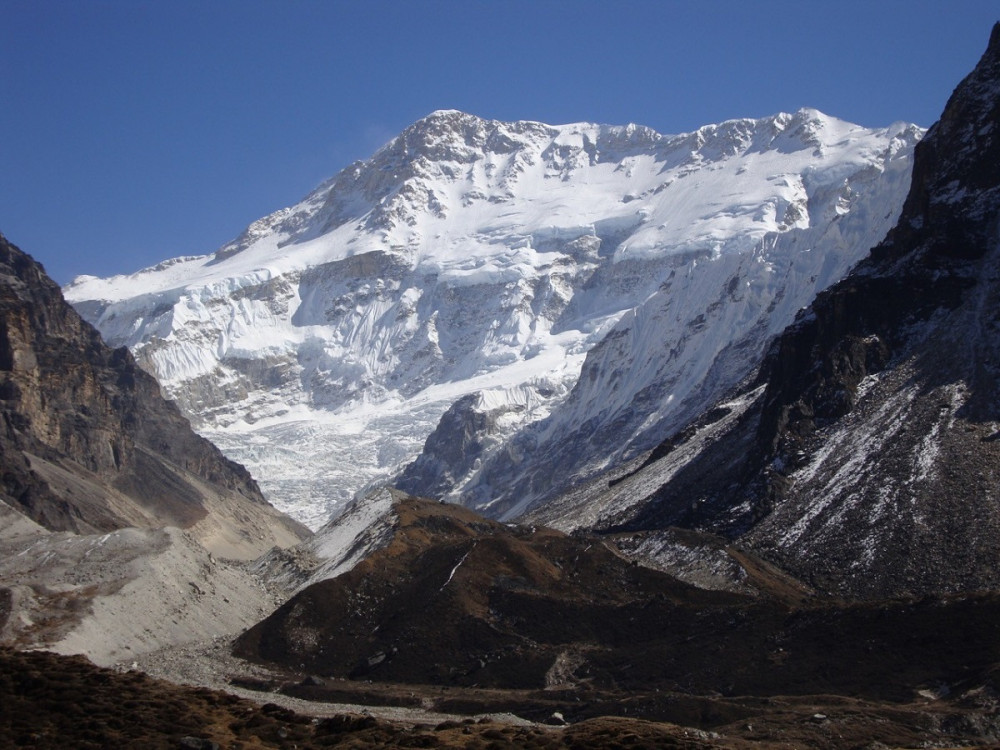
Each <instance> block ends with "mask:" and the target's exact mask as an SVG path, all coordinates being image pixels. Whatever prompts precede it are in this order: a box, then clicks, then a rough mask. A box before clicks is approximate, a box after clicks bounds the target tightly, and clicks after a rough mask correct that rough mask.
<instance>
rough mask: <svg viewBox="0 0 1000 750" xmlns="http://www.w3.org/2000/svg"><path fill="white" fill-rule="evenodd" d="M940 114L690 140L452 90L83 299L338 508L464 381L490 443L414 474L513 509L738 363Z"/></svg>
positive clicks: (297, 493)
mask: <svg viewBox="0 0 1000 750" xmlns="http://www.w3.org/2000/svg"><path fill="white" fill-rule="evenodd" d="M920 135H921V131H920V130H919V129H918V128H916V127H912V126H906V125H896V126H893V127H891V128H888V129H883V130H867V129H864V128H860V127H857V126H854V125H850V124H848V123H845V122H841V121H839V120H836V119H834V118H830V117H827V116H825V115H823V114H821V113H819V112H816V111H814V110H802V111H800V112H798V113H795V114H780V115H775V116H773V117H768V118H764V119H761V120H734V121H730V122H726V123H722V124H720V125H711V126H707V127H705V128H701V129H700V130H698V131H696V132H693V133H689V134H685V135H680V136H663V135H659V134H657V133H655V132H653V131H651V130H649V129H648V128H643V127H638V126H634V125H629V126H625V127H609V126H599V125H589V124H575V125H564V126H558V127H554V126H549V125H543V124H541V123H532V122H514V123H502V122H493V121H486V120H481V119H479V118H476V117H473V116H471V115H466V114H462V113H459V112H454V111H443V112H436V113H434V114H432V115H430V116H429V117H427V118H426V119H424V120H421V121H420V122H417V123H416V124H414V125H413V126H411V127H410V128H408V129H407V130H406V131H404V132H403V133H402V134H401V135H400V136H399V137H397V138H396V139H394V140H393V141H392V142H390V143H389V144H387V145H386V146H385V147H384V148H382V149H381V150H380V151H378V152H377V153H376V154H375V155H374V156H373V157H372V158H371V159H370V160H369V161H367V162H364V163H358V164H355V165H353V166H351V167H349V168H348V169H346V170H344V171H343V172H341V173H340V174H339V175H337V176H336V177H335V178H334V179H332V180H330V181H329V182H327V183H325V184H324V185H321V186H320V187H319V188H317V190H316V191H314V192H313V193H312V194H311V195H309V196H308V197H307V198H306V199H305V200H304V201H302V202H301V203H300V204H298V205H296V206H293V207H291V208H288V209H285V210H283V211H279V212H277V213H275V214H273V215H271V216H269V217H266V218H264V219H261V220H260V221H258V222H256V223H254V224H253V225H252V226H251V227H249V228H248V229H247V230H246V232H244V233H243V235H241V236H240V237H239V238H238V239H236V240H234V241H233V242H231V243H229V244H228V245H226V246H225V247H223V248H222V249H221V250H219V251H218V252H216V253H215V254H213V255H208V256H202V257H196V258H179V259H176V260H173V261H167V262H165V263H163V264H161V265H160V266H157V267H155V268H151V269H147V270H145V271H141V272H139V273H137V274H133V275H131V276H125V277H115V278H111V279H95V278H80V279H77V280H76V281H74V283H73V284H71V285H70V286H69V287H68V288H67V289H66V294H67V296H68V297H69V298H70V299H71V300H72V301H73V302H74V304H75V305H76V306H77V308H78V309H79V310H80V311H81V312H82V313H83V314H84V315H85V317H87V318H88V319H89V320H91V321H92V322H94V323H95V325H97V327H98V328H99V329H100V330H101V332H102V333H103V334H104V335H105V337H106V338H108V339H109V340H111V341H112V342H114V343H115V344H118V345H128V346H129V347H130V348H131V349H132V351H133V352H134V353H135V355H136V357H137V359H138V360H139V361H140V362H141V363H142V364H143V365H144V366H145V367H146V368H148V369H149V370H150V371H151V372H154V373H155V374H156V376H157V377H158V379H159V380H160V382H161V384H162V385H163V387H164V390H165V391H166V393H167V394H168V395H169V396H170V397H171V398H174V399H176V400H177V402H178V404H179V405H180V406H181V408H182V410H183V411H184V412H185V413H186V414H187V415H188V416H189V417H190V418H191V419H192V422H193V423H194V424H195V426H196V427H197V428H198V429H199V430H200V431H201V432H202V434H204V435H206V436H208V437H210V438H211V439H212V440H213V441H215V442H216V443H217V444H218V445H220V446H221V447H222V448H223V450H224V451H226V453H227V454H228V455H230V456H231V457H233V458H235V459H237V460H239V461H241V462H242V463H244V464H246V465H247V466H248V467H250V469H251V471H252V472H253V474H254V475H255V476H256V477H257V478H258V479H259V481H260V482H261V485H262V487H263V488H264V489H265V491H266V493H267V494H268V496H269V497H270V499H271V500H272V501H273V502H275V503H276V504H278V505H279V506H280V507H282V508H283V509H286V510H288V511H289V512H292V513H294V514H295V515H297V516H298V517H299V518H301V519H304V520H306V521H308V522H309V523H310V524H312V525H318V524H319V523H321V522H322V521H323V520H324V519H325V518H326V517H327V516H328V514H329V513H330V512H331V511H334V510H335V509H337V508H338V507H340V506H342V504H343V502H344V501H345V500H346V499H348V498H350V497H351V496H353V495H354V493H355V492H356V491H358V490H359V489H360V488H362V487H363V486H365V485H366V484H368V483H370V482H372V481H374V480H378V479H386V478H389V477H391V476H392V475H393V474H394V473H396V472H397V471H398V470H399V469H400V468H401V467H402V466H404V465H405V464H407V463H409V462H410V461H412V460H413V458H415V457H416V456H417V455H418V454H419V453H420V450H421V446H422V445H423V444H424V441H425V439H426V438H427V437H428V435H429V434H430V433H431V432H432V431H433V430H434V428H435V425H437V423H438V420H439V418H440V417H441V415H442V414H443V413H444V412H445V411H446V410H447V409H448V408H449V407H450V406H451V405H452V404H455V403H456V402H459V400H460V399H463V398H464V399H465V400H464V401H461V402H460V405H459V406H456V409H457V410H458V412H459V414H458V420H457V421H458V422H461V421H462V420H463V419H465V417H464V416H462V413H461V412H462V410H463V409H467V408H468V409H471V410H473V411H479V412H481V413H484V414H486V415H487V416H486V418H485V419H484V420H481V421H482V423H483V427H482V429H481V430H479V431H478V432H477V433H476V435H475V436H472V437H473V438H474V439H473V442H475V443H476V445H477V446H479V449H480V454H481V455H477V456H475V457H472V456H471V455H469V454H466V456H465V457H464V459H460V460H459V461H457V462H455V461H451V462H449V461H448V460H444V461H443V463H442V462H439V463H436V464H435V463H434V461H433V460H432V461H431V462H430V463H431V464H432V465H430V466H428V465H427V464H428V462H427V461H423V463H422V464H421V465H420V466H418V467H416V468H415V469H414V470H413V471H411V472H410V473H409V474H408V477H407V482H408V485H407V486H408V487H409V488H410V489H413V490H416V491H419V492H430V491H432V490H434V491H438V490H440V491H441V492H449V495H448V496H449V497H450V498H458V497H460V498H462V499H463V500H464V501H466V502H469V503H470V504H473V505H477V506H481V505H484V504H489V503H494V505H493V506H492V507H491V512H493V513H500V512H502V511H503V510H504V509H506V510H507V511H509V512H512V511H513V510H514V509H515V508H514V507H513V504H512V503H511V501H510V499H509V497H507V496H503V491H504V490H506V489H507V485H508V483H509V482H510V481H511V480H512V479H513V478H514V477H516V476H518V475H520V474H522V473H526V474H527V476H528V477H529V478H528V479H527V480H526V482H527V484H522V485H518V486H519V488H523V487H527V489H528V490H529V491H528V492H526V493H524V494H523V498H524V499H533V498H541V497H544V496H545V494H546V493H547V492H549V491H550V490H551V489H554V487H549V486H548V485H546V484H545V483H543V482H539V481H538V471H537V466H536V465H535V466H529V465H527V464H524V465H523V466H522V464H521V463H519V461H520V458H521V457H522V456H524V455H526V454H528V455H530V454H532V453H535V452H536V451H535V446H543V447H542V448H540V449H538V451H537V454H538V455H539V456H550V458H551V460H558V462H559V467H560V472H561V473H562V474H564V475H565V477H566V478H569V477H570V476H571V475H573V474H579V473H587V472H590V471H592V470H594V469H595V468H598V467H599V465H600V464H601V462H602V461H603V460H605V459H601V460H597V459H596V457H598V456H606V457H607V458H606V460H610V461H614V460H617V459H618V457H619V455H621V454H622V453H623V452H624V453H627V452H629V451H632V450H636V449H638V448H640V447H641V446H643V445H646V444H650V442H651V441H655V440H656V439H657V436H658V435H659V433H660V432H661V430H662V429H665V427H667V426H669V425H670V424H672V423H673V422H674V421H675V420H676V419H682V418H683V415H685V414H687V413H689V412H692V411H694V410H697V409H698V408H700V407H699V404H701V403H702V402H703V401H704V400H705V399H706V398H711V397H712V395H713V394H714V393H716V391H717V390H718V389H719V388H721V387H724V386H725V384H726V383H729V382H730V381H731V380H733V379H734V378H738V377H739V376H740V375H741V374H742V373H743V372H744V371H745V369H746V367H747V364H746V363H747V362H749V361H751V360H752V359H753V358H754V357H755V356H756V353H757V350H758V349H759V348H760V346H761V344H762V342H763V341H764V340H765V339H766V337H767V335H769V333H772V332H776V331H777V330H780V328H781V327H782V326H783V325H785V324H786V323H787V322H789V321H790V320H791V318H792V315H793V314H794V312H795V311H796V310H797V309H798V308H799V307H801V306H802V305H805V304H807V303H808V302H809V301H810V300H811V299H812V297H813V295H814V294H815V292H816V291H818V290H819V289H821V288H823V287H825V286H826V285H828V284H830V283H832V282H833V281H836V280H837V279H838V278H840V277H841V276H842V275H843V273H844V272H846V270H847V269H848V268H849V267H850V266H851V265H852V264H853V263H854V262H856V261H857V259H858V258H859V257H860V256H861V254H862V253H863V252H865V250H866V249H867V248H868V247H870V246H871V245H873V244H874V243H875V242H877V241H878V240H879V239H881V237H882V236H883V235H884V232H885V231H886V230H887V229H888V227H889V226H890V225H891V223H892V222H893V221H894V219H895V217H896V215H897V213H898V210H899V207H900V205H901V203H902V197H903V195H904V193H905V187H906V185H907V183H908V179H909V170H910V159H909V157H910V154H911V151H912V146H913V144H914V143H915V142H916V141H917V140H918V139H919V137H920ZM611 331H613V334H612V336H611V337H610V338H606V335H607V334H608V333H609V332H611ZM599 342H603V343H602V344H601V346H600V347H598V348H597V349H594V350H593V352H592V354H591V355H590V360H589V363H588V366H587V373H588V374H587V377H586V379H585V381H583V382H582V383H580V384H579V385H578V384H577V380H578V376H579V374H580V368H581V365H582V364H583V361H584V357H585V356H587V353H588V352H589V351H591V350H592V349H593V347H594V346H595V345H596V344H598V343H599ZM744 349H745V351H746V353H745V354H744V353H743V350H744ZM574 386H576V389H575V391H573V395H572V397H571V398H570V399H569V401H568V402H567V403H566V405H565V407H563V408H561V409H560V416H559V417H558V418H554V419H553V421H551V422H548V423H546V424H545V426H543V427H541V428H536V429H535V430H533V431H531V432H530V433H528V434H527V436H525V437H519V438H518V439H517V440H516V441H514V442H513V443H510V444H509V445H508V443H507V438H508V437H509V436H510V435H512V434H513V433H515V432H516V431H518V430H519V429H521V428H522V427H523V426H524V425H526V424H529V423H532V422H537V421H538V420H540V419H542V418H544V417H546V416H547V415H549V413H550V412H551V411H552V410H553V408H555V407H556V406H558V405H559V404H560V403H561V402H562V401H564V400H566V398H567V395H568V394H569V393H570V391H571V390H572V389H574ZM671 397H672V398H671ZM624 414H627V415H629V417H628V418H627V419H623V418H622V415H624ZM678 415H679V416H678ZM454 421H456V420H453V422H454ZM473 421H475V419H474V418H473ZM598 427H600V429H597V428H598ZM477 429H478V428H477ZM581 429H582V430H583V434H591V433H592V434H593V437H592V442H591V444H590V445H588V446H579V449H577V447H575V446H572V445H570V444H569V442H568V441H567V439H566V437H567V436H568V435H571V434H572V435H577V434H581ZM470 436H471V435H470ZM552 445H558V446H561V447H560V448H559V450H556V452H555V453H556V454H559V451H560V450H562V448H566V449H567V450H568V451H569V453H567V454H566V455H562V454H559V455H556V454H553V453H552V451H553V449H552V448H551V446H552ZM545 446H550V447H545ZM547 460H548V459H547ZM484 467H488V469H484ZM519 491H520V490H519ZM439 494H440V493H439Z"/></svg>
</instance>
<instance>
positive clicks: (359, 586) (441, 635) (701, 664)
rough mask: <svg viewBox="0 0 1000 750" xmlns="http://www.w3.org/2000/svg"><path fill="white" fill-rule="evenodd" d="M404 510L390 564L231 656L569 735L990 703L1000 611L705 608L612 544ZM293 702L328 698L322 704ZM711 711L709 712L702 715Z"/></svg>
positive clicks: (296, 609)
mask: <svg viewBox="0 0 1000 750" xmlns="http://www.w3.org/2000/svg"><path fill="white" fill-rule="evenodd" d="M395 510H396V512H397V514H398V516H399V521H398V527H397V530H396V534H395V537H394V539H393V541H392V542H391V543H390V544H389V545H388V546H387V547H385V548H384V549H382V550H380V551H379V552H377V553H375V554H373V555H372V556H370V557H369V558H368V559H367V560H366V561H364V562H363V563H362V564H360V565H359V566H358V567H356V568H355V569H354V570H353V571H351V572H349V573H347V574H345V575H342V576H340V577H338V578H335V579H332V580H328V581H325V582H323V583H319V584H316V585H314V586H311V587H309V588H307V589H305V590H304V591H302V592H301V593H300V594H298V595H297V596H295V597H294V598H292V599H291V600H290V601H289V602H287V603H286V604H285V605H284V606H283V607H281V608H280V609H279V610H277V611H276V612H275V613H274V614H273V615H272V616H271V617H269V618H267V619H266V620H264V621H263V622H261V623H259V624H258V625H256V626H255V627H254V628H252V629H251V630H250V631H248V632H247V633H246V634H244V635H243V636H242V637H241V638H239V639H238V641H237V643H236V647H235V651H236V653H237V655H240V656H243V657H245V658H249V659H251V660H254V661H259V662H266V663H270V664H277V665H281V666H282V667H283V668H285V669H286V670H288V671H289V673H291V674H298V675H299V676H300V677H301V676H304V675H318V676H322V677H324V678H328V677H334V678H341V679H340V680H337V681H336V682H335V685H336V687H335V688H334V687H330V688H327V689H329V690H339V691H344V690H345V685H348V684H350V683H349V680H354V681H355V684H358V685H364V684H368V683H369V681H374V682H376V683H383V684H392V683H406V684H410V685H425V686H427V685H437V686H445V687H447V688H449V689H450V690H453V691H456V690H458V692H457V693H453V695H452V698H453V699H454V701H455V703H454V705H452V707H451V708H450V709H446V710H463V709H462V701H463V700H464V701H466V704H465V706H464V710H497V708H498V707H500V706H502V707H503V708H504V710H512V711H516V712H518V713H520V714H521V715H526V716H531V717H534V718H542V714H544V713H545V712H546V711H551V710H552V708H553V704H552V703H549V702H548V701H547V698H551V699H554V700H556V701H559V702H560V703H561V705H562V710H563V713H564V714H565V715H566V718H567V719H571V720H580V719H585V718H589V717H593V716H597V715H601V714H604V713H619V714H620V713H622V712H623V711H622V707H623V706H629V707H630V711H629V715H633V716H635V715H637V716H642V717H645V718H649V719H656V720H667V721H673V722H676V723H687V724H695V725H700V726H703V727H704V726H715V725H722V724H726V723H727V722H730V721H734V720H737V719H739V718H741V717H743V716H745V715H746V712H745V705H744V707H743V708H740V709H738V710H735V711H728V710H722V707H723V706H724V705H725V702H724V701H720V700H719V699H720V698H724V697H725V698H728V697H732V698H739V699H740V701H744V700H745V699H747V697H748V696H751V697H755V698H756V699H771V698H774V697H777V696H803V697H804V696H817V695H839V696H849V697H852V698H861V699H864V700H867V701H876V702H883V701H890V702H894V703H899V704H906V703H908V702H910V701H912V700H914V699H915V698H916V697H918V696H919V695H921V692H922V693H923V695H941V694H949V695H953V696H959V695H981V694H989V695H992V694H994V693H993V691H995V688H996V685H995V679H996V675H997V674H998V672H997V665H998V664H1000V638H998V635H1000V632H998V629H1000V626H998V625H997V623H1000V596H997V595H994V594H983V595H978V596H963V597H954V598H936V599H924V600H913V601H890V602H880V603H846V602H841V601H836V600H830V599H819V598H813V599H811V600H809V599H795V598H792V597H785V598H781V597H780V596H779V595H777V594H774V593H769V591H770V592H777V591H782V590H787V588H786V589H783V588H782V587H779V586H777V585H775V586H772V587H768V586H767V585H766V582H761V583H760V584H759V586H758V588H759V593H758V594H757V595H756V596H749V595H739V594H732V593H722V592H712V591H704V590H701V589H697V588H694V587H693V586H688V585H686V584H684V583H682V582H680V581H678V580H677V579H675V578H673V577H671V576H669V575H666V574H664V573H660V572H658V571H654V570H649V569H646V568H643V567H640V566H636V565H633V564H632V563H630V562H629V561H627V560H626V559H624V558H623V557H621V556H620V555H618V554H616V552H615V550H614V549H612V548H611V547H610V546H608V545H607V544H605V543H604V542H603V541H602V540H600V539H595V538H588V537H577V536H567V535H564V534H561V533H558V532H554V531H551V530H548V529H544V528H540V527H538V528H525V527H514V526H506V525H503V524H499V523H494V522H490V521H486V520H484V519H482V518H480V517H478V516H476V515H475V514H473V513H471V512H470V511H468V510H465V509H462V508H458V507H456V506H451V505H442V504H438V503H430V502H425V501H418V500H413V499H408V500H405V501H403V502H400V503H398V504H397V505H396V507H395ZM761 570H764V569H763V568H762V569H761ZM763 574H764V573H762V572H761V571H758V572H757V575H758V576H760V575H763ZM343 678H349V680H347V681H345V680H344V679H343ZM362 681H363V682H362ZM464 688H469V689H471V688H483V689H486V688H489V689H493V690H499V691H501V693H500V694H497V693H494V694H492V697H490V696H487V695H485V694H479V695H478V696H472V695H471V694H469V693H461V691H460V690H459V689H464ZM298 690H299V693H300V694H303V695H305V694H308V697H311V698H322V697H323V694H324V690H325V689H324V688H322V687H315V686H314V687H312V688H309V689H308V690H306V689H305V688H302V687H301V686H300V687H299V688H298ZM347 690H348V691H349V690H350V688H347ZM503 691H506V692H503ZM518 691H520V692H518ZM411 692H412V691H411ZM460 695H463V696H464V697H459V696H460ZM667 695H671V696H673V697H672V698H671V699H669V700H667V699H666V698H665V696H667ZM683 696H687V698H683ZM706 698H707V699H711V700H710V703H712V705H711V707H709V708H707V709H706V708H704V707H702V708H697V709H692V708H691V706H693V705H694V704H695V703H698V701H701V700H702V699H706ZM693 699H697V700H693ZM713 701H714V702H713ZM533 702H534V703H535V704H536V708H534V709H532V707H531V706H532V703H533ZM699 705H700V704H699ZM741 705H743V704H741ZM710 715H711V716H710ZM991 731H992V730H991Z"/></svg>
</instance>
